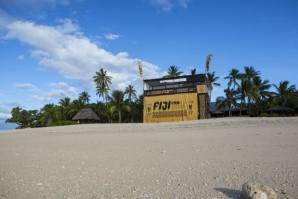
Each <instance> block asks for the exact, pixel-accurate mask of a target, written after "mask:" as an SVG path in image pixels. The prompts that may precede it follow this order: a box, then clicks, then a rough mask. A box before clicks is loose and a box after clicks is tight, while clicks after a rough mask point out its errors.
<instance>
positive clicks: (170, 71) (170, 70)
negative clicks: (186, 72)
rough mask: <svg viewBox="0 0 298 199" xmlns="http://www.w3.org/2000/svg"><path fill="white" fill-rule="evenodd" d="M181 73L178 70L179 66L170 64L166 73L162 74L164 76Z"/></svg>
mask: <svg viewBox="0 0 298 199" xmlns="http://www.w3.org/2000/svg"><path fill="white" fill-rule="evenodd" d="M181 74H182V72H179V67H177V66H170V67H169V68H168V74H167V75H165V76H163V77H164V78H167V77H178V76H180V75H181Z"/></svg>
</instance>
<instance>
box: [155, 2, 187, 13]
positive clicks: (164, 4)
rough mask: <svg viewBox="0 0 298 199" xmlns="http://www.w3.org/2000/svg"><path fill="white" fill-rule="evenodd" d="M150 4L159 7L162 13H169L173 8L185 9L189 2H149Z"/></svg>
mask: <svg viewBox="0 0 298 199" xmlns="http://www.w3.org/2000/svg"><path fill="white" fill-rule="evenodd" d="M150 1H151V3H153V4H155V5H157V6H161V8H162V10H163V11H166V12H170V11H171V10H172V9H173V8H174V7H176V6H181V7H183V8H187V6H188V3H189V2H190V1H191V0H150Z"/></svg>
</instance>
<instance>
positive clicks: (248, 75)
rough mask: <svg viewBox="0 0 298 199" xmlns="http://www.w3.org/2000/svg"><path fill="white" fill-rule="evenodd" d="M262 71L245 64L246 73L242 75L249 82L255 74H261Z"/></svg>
mask: <svg viewBox="0 0 298 199" xmlns="http://www.w3.org/2000/svg"><path fill="white" fill-rule="evenodd" d="M260 74H261V73H260V71H256V70H255V69H254V67H252V66H249V67H248V66H244V73H243V74H241V76H242V77H243V78H245V79H247V80H248V81H249V82H252V78H254V77H255V76H259V75H260Z"/></svg>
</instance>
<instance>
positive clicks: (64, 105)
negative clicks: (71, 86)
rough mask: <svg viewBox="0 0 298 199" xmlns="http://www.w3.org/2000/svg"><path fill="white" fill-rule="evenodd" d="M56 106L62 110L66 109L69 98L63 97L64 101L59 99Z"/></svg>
mask: <svg viewBox="0 0 298 199" xmlns="http://www.w3.org/2000/svg"><path fill="white" fill-rule="evenodd" d="M58 104H60V105H61V106H63V107H64V108H66V107H68V106H69V105H70V98H69V97H65V98H64V99H60V101H59V102H58Z"/></svg>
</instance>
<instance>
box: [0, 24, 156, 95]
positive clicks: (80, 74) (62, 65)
mask: <svg viewBox="0 0 298 199" xmlns="http://www.w3.org/2000/svg"><path fill="white" fill-rule="evenodd" d="M0 22H1V19H0ZM59 23H60V24H58V25H57V26H45V25H38V24H35V23H34V22H31V21H30V22H29V21H13V22H10V23H5V22H3V23H2V24H4V27H5V28H6V30H7V33H6V35H5V38H6V39H17V40H19V41H21V42H24V43H26V44H28V45H30V46H31V47H32V51H31V56H32V57H33V58H35V59H37V60H38V61H39V66H40V67H41V68H42V69H43V70H50V71H56V72H58V73H59V74H61V75H62V76H63V77H65V78H68V79H72V80H77V81H78V82H79V84H80V86H82V87H83V89H87V90H90V89H94V88H95V86H94V82H93V76H94V75H95V72H96V71H99V70H100V68H103V69H104V70H105V71H107V75H109V76H112V77H113V79H112V83H113V84H112V85H111V89H119V88H118V87H117V85H119V84H120V83H122V82H125V81H130V82H131V83H132V85H134V87H135V88H136V89H137V90H139V91H141V90H142V86H143V85H142V80H141V79H140V78H139V71H138V65H137V61H138V60H139V59H133V58H129V54H128V53H127V52H119V53H118V54H116V55H114V54H112V53H110V52H108V51H106V50H105V49H103V48H100V47H99V46H97V45H96V44H95V43H94V42H92V40H91V39H90V38H88V37H86V36H84V34H83V33H82V32H80V28H79V26H78V25H76V24H74V23H73V22H72V21H71V20H70V19H65V20H61V21H59ZM0 25H1V23H0ZM32 32H34V33H35V34H32ZM142 65H143V73H144V76H145V78H157V77H159V76H160V75H159V73H158V72H157V71H158V67H157V66H156V65H154V64H151V63H148V62H146V61H142ZM54 93H56V95H58V94H57V93H59V92H58V91H56V92H52V94H49V97H48V99H50V98H51V97H50V96H54V95H55V94H54ZM59 96H63V92H60V94H59Z"/></svg>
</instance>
